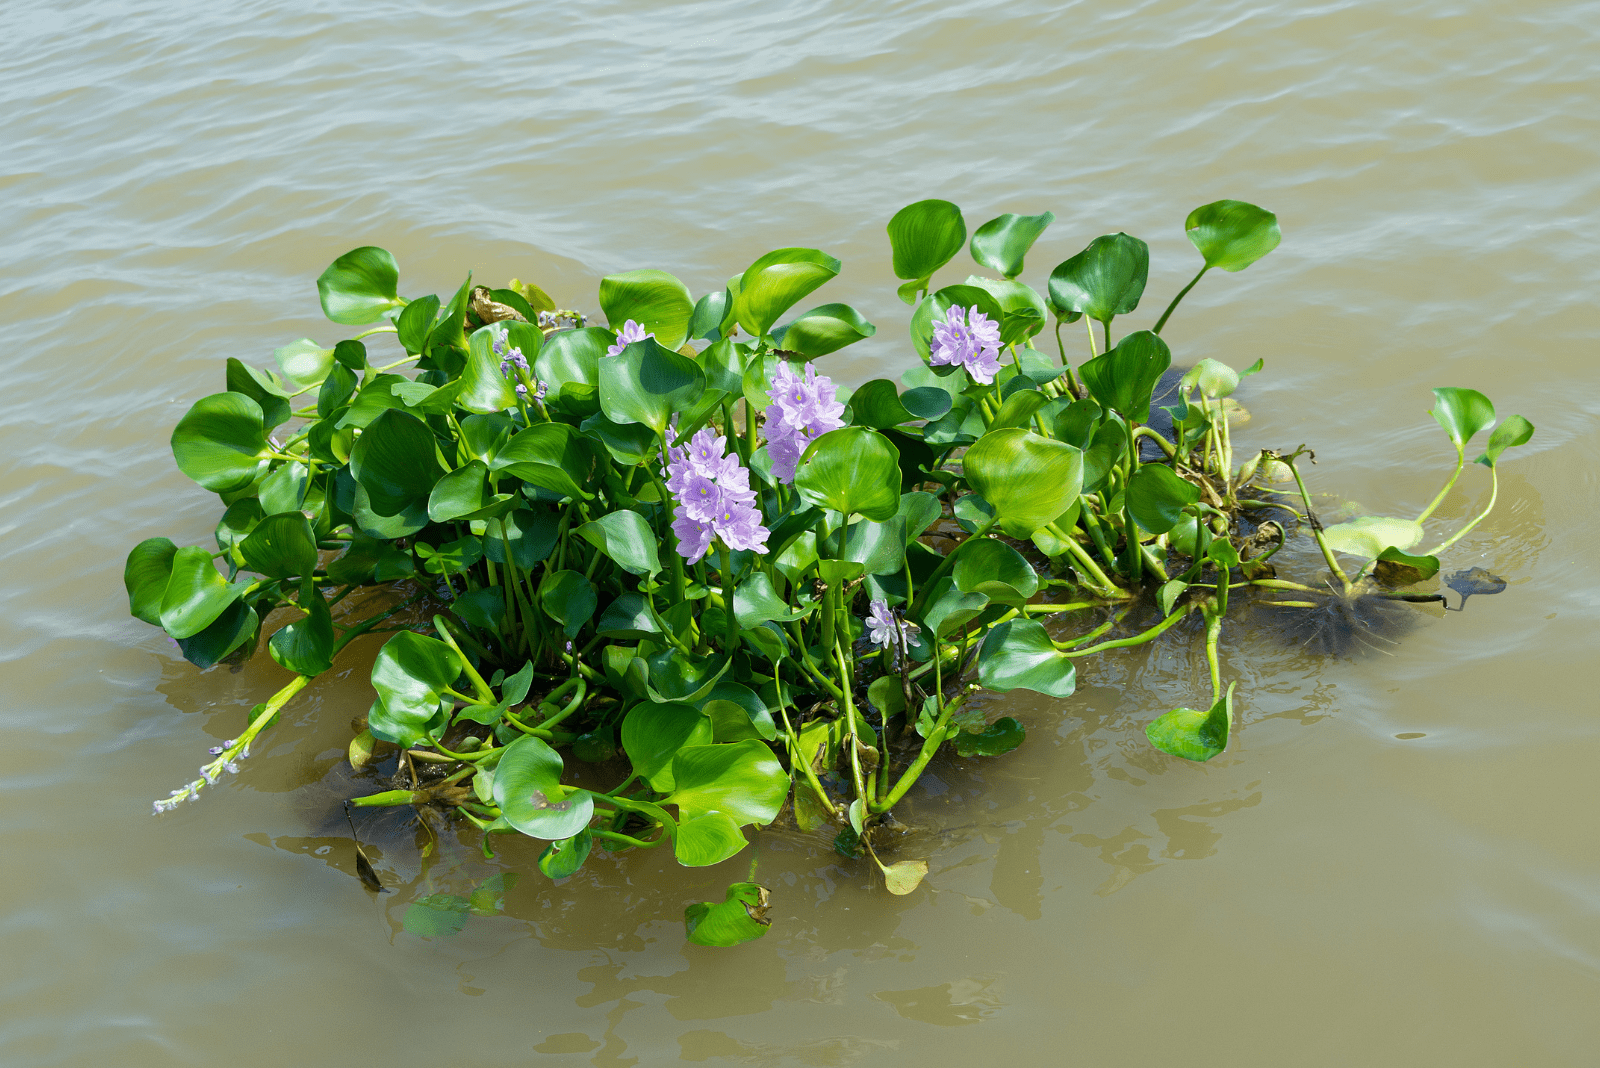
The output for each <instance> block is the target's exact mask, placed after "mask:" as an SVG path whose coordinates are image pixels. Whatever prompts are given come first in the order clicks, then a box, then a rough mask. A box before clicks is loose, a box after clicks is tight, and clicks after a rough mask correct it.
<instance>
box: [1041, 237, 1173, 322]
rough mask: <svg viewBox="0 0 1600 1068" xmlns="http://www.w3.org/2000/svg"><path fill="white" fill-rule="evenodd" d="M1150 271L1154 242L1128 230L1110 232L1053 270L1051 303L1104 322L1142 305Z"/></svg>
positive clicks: (1069, 311) (1056, 306)
mask: <svg viewBox="0 0 1600 1068" xmlns="http://www.w3.org/2000/svg"><path fill="white" fill-rule="evenodd" d="M1149 275H1150V246H1149V245H1146V244H1145V243H1144V242H1143V241H1140V240H1139V239H1138V238H1137V237H1130V236H1129V235H1128V234H1124V233H1115V234H1107V235H1105V236H1104V237H1097V238H1095V239H1094V240H1093V241H1091V242H1089V247H1088V248H1086V249H1084V250H1083V251H1082V252H1080V253H1078V254H1077V255H1076V256H1074V257H1072V258H1071V259H1069V260H1066V261H1065V262H1063V263H1061V264H1060V265H1058V266H1057V267H1056V269H1055V270H1053V271H1051V272H1050V287H1049V288H1050V303H1051V306H1052V307H1053V308H1056V309H1060V310H1061V311H1064V312H1068V313H1077V314H1080V315H1087V316H1088V317H1089V318H1091V319H1098V320H1099V321H1100V322H1102V323H1106V322H1110V321H1111V319H1112V317H1113V316H1117V315H1126V314H1127V313H1128V312H1131V311H1133V310H1134V309H1135V308H1137V307H1138V306H1139V298H1140V297H1141V296H1143V295H1144V284H1145V281H1146V279H1148V277H1149Z"/></svg>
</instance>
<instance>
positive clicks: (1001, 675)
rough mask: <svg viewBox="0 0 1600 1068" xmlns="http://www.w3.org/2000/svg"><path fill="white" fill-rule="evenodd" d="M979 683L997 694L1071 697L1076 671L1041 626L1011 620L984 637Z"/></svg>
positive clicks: (979, 655)
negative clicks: (1012, 692) (1031, 692)
mask: <svg viewBox="0 0 1600 1068" xmlns="http://www.w3.org/2000/svg"><path fill="white" fill-rule="evenodd" d="M978 681H979V682H981V683H982V684H983V685H984V686H986V687H988V688H989V689H991V690H996V691H998V692H1000V693H1005V692H1007V691H1008V690H1019V689H1020V690H1034V691H1036V692H1038V693H1042V694H1046V695H1048V696H1050V697H1071V696H1072V692H1073V690H1074V689H1075V688H1076V687H1077V671H1076V670H1075V669H1074V668H1073V664H1072V661H1071V660H1070V659H1069V658H1068V657H1067V655H1066V654H1065V653H1063V652H1061V650H1059V649H1057V648H1056V647H1055V643H1054V642H1052V641H1051V640H1050V635H1049V634H1048V633H1046V631H1045V629H1044V625H1043V624H1041V623H1039V622H1037V621H1036V620H1032V619H1012V620H1008V621H1006V622H1005V623H1001V624H999V625H998V626H996V627H994V628H992V629H991V630H990V631H989V633H988V634H986V635H984V638H983V649H982V650H981V651H980V652H979V653H978Z"/></svg>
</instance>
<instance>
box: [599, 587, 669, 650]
mask: <svg viewBox="0 0 1600 1068" xmlns="http://www.w3.org/2000/svg"><path fill="white" fill-rule="evenodd" d="M594 629H595V633H596V634H599V635H601V636H602V637H606V638H633V639H637V640H639V641H644V640H646V639H657V640H659V639H660V638H661V628H660V626H658V625H657V623H656V619H655V616H653V615H651V614H650V609H649V607H648V605H647V604H646V602H645V599H644V597H643V596H642V595H640V594H637V593H624V594H622V595H621V596H619V597H618V598H617V599H616V600H614V601H612V602H611V603H610V604H608V605H606V610H605V611H604V612H601V613H600V619H599V621H598V622H597V623H595V625H594Z"/></svg>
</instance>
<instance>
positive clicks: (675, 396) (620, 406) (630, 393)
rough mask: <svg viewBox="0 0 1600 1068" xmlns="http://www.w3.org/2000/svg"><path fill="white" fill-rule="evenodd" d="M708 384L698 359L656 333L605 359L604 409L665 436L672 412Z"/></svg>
mask: <svg viewBox="0 0 1600 1068" xmlns="http://www.w3.org/2000/svg"><path fill="white" fill-rule="evenodd" d="M769 325H770V324H769ZM705 388H706V376H705V374H704V372H702V371H701V370H700V366H699V365H698V364H696V363H695V362H694V361H693V360H691V359H689V358H688V357H687V356H683V355H680V354H678V353H676V352H673V351H671V350H670V349H665V348H662V347H661V346H660V345H658V344H656V342H655V341H653V340H651V339H650V338H646V339H645V340H643V341H635V342H634V343H633V344H631V345H629V346H628V347H627V348H625V349H623V350H622V352H620V353H619V354H617V355H616V356H610V357H607V358H605V359H603V360H601V361H600V410H601V411H603V412H605V414H606V418H607V419H610V420H611V421H612V422H613V423H622V424H627V423H643V424H644V425H645V426H648V427H649V428H650V429H651V430H654V431H655V432H656V434H657V435H658V436H665V434H666V432H667V423H668V422H669V421H670V420H671V418H672V416H673V415H674V414H676V413H678V412H682V411H686V410H688V409H689V408H690V407H691V406H693V405H694V403H695V401H697V400H699V399H700V394H701V393H702V392H703V391H704V390H705Z"/></svg>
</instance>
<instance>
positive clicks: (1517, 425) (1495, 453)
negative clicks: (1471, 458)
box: [1477, 415, 1533, 467]
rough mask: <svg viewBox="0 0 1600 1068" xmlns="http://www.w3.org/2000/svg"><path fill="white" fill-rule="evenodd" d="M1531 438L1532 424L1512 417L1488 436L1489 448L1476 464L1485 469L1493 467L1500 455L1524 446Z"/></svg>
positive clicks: (1514, 416)
mask: <svg viewBox="0 0 1600 1068" xmlns="http://www.w3.org/2000/svg"><path fill="white" fill-rule="evenodd" d="M1532 438H1533V424H1532V423H1530V422H1528V421H1527V420H1526V419H1524V418H1523V417H1522V416H1520V415H1513V416H1511V417H1510V418H1509V419H1507V420H1506V421H1505V422H1504V423H1501V424H1500V425H1499V426H1498V427H1496V428H1495V431H1494V433H1493V434H1490V435H1489V447H1488V449H1486V450H1485V451H1484V454H1483V455H1482V456H1480V457H1478V460H1477V462H1478V463H1480V464H1482V465H1483V466H1485V467H1493V466H1494V465H1495V464H1497V463H1499V461H1500V454H1501V453H1503V452H1505V451H1506V450H1507V449H1514V448H1516V447H1517V446H1518V445H1526V444H1527V443H1528V442H1529V441H1530V440H1531V439H1532Z"/></svg>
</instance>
